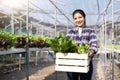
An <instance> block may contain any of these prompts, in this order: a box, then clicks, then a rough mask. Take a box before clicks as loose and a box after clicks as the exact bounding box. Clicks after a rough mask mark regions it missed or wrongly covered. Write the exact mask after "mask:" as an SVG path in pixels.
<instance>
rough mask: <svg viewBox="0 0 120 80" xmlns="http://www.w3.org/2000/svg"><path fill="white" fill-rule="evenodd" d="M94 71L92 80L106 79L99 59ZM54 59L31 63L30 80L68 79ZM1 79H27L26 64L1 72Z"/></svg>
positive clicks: (119, 77) (118, 78)
mask: <svg viewBox="0 0 120 80" xmlns="http://www.w3.org/2000/svg"><path fill="white" fill-rule="evenodd" d="M93 64H94V73H93V78H92V80H105V75H104V71H103V68H102V67H101V63H100V62H99V61H98V60H94V61H93ZM54 68H55V65H54V61H49V60H41V61H39V62H38V64H37V65H35V62H32V63H30V65H29V80H67V76H66V73H65V72H58V71H55V70H54ZM118 70H119V68H118V67H117V68H115V72H116V73H115V74H116V75H117V76H115V78H116V79H115V80H120V76H118V75H119V72H120V70H119V71H118ZM0 80H27V78H26V69H25V65H22V69H21V70H20V71H19V70H16V71H12V72H8V73H4V74H3V73H2V74H0Z"/></svg>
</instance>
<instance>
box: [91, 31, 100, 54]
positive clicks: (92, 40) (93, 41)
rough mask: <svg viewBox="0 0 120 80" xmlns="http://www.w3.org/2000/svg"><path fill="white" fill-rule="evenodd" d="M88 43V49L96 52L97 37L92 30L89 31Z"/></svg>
mask: <svg viewBox="0 0 120 80" xmlns="http://www.w3.org/2000/svg"><path fill="white" fill-rule="evenodd" d="M89 44H90V49H92V50H94V52H95V53H96V52H97V51H98V49H97V38H96V34H95V31H94V30H91V31H90V41H89Z"/></svg>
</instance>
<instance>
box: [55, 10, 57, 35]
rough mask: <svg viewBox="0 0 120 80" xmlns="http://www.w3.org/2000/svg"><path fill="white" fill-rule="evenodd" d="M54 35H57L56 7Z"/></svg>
mask: <svg viewBox="0 0 120 80" xmlns="http://www.w3.org/2000/svg"><path fill="white" fill-rule="evenodd" d="M55 36H57V9H56V8H55Z"/></svg>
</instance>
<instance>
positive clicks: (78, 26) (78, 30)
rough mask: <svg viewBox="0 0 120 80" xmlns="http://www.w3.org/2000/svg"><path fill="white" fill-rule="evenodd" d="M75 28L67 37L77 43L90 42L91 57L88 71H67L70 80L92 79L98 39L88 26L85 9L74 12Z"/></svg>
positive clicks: (89, 52)
mask: <svg viewBox="0 0 120 80" xmlns="http://www.w3.org/2000/svg"><path fill="white" fill-rule="evenodd" d="M73 20H74V23H75V29H72V30H70V31H69V32H68V33H67V37H70V38H72V39H73V41H74V42H75V43H76V44H77V45H81V44H82V45H83V44H89V46H90V49H89V50H88V52H87V53H88V56H89V57H90V58H91V60H90V64H89V72H88V73H76V72H67V77H68V80H79V79H80V80H92V79H91V78H92V73H93V64H92V58H93V56H94V54H95V53H96V52H97V39H96V34H95V31H94V30H93V29H91V28H88V27H87V26H86V15H85V13H84V11H83V10H81V9H77V10H75V11H74V12H73Z"/></svg>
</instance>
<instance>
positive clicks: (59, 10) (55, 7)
mask: <svg viewBox="0 0 120 80" xmlns="http://www.w3.org/2000/svg"><path fill="white" fill-rule="evenodd" d="M49 1H50V2H51V3H52V5H53V6H54V7H55V8H56V9H57V10H58V11H59V12H60V13H61V14H63V15H64V16H65V18H66V19H67V20H68V21H70V22H71V23H72V24H74V23H73V22H72V21H71V20H70V19H69V18H68V17H67V16H66V15H65V14H64V13H63V12H62V11H61V10H60V9H59V8H58V7H57V6H56V5H55V4H54V3H53V2H52V1H51V0H49Z"/></svg>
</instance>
